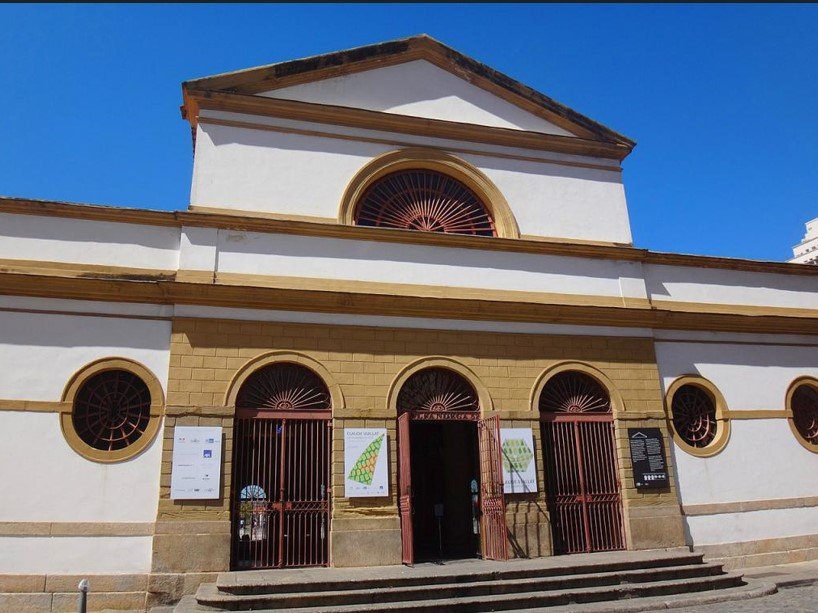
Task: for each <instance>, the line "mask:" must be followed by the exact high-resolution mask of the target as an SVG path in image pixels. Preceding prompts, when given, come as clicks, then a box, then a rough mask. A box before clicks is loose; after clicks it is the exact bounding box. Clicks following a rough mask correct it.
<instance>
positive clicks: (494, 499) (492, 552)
mask: <svg viewBox="0 0 818 613" xmlns="http://www.w3.org/2000/svg"><path fill="white" fill-rule="evenodd" d="M477 429H478V433H479V437H480V441H479V442H480V485H481V488H480V489H481V492H480V512H481V513H482V516H483V517H482V523H483V547H482V549H483V558H485V559H486V560H506V559H508V547H507V539H506V503H505V499H504V497H503V464H502V456H501V455H500V418H499V416H494V417H489V418H487V419H481V420H480V421H478V422H477ZM398 432H399V433H400V425H398ZM406 440H407V441H408V440H409V432H408V423H407V434H406ZM407 470H408V469H407ZM401 471H403V468H401ZM401 474H402V473H401ZM401 494H403V491H402V490H401ZM402 520H403V497H402V496H401V521H402ZM403 551H404V557H405V556H406V544H405V541H404V546H403Z"/></svg>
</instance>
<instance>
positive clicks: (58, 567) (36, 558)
mask: <svg viewBox="0 0 818 613" xmlns="http://www.w3.org/2000/svg"><path fill="white" fill-rule="evenodd" d="M152 540H153V539H152V538H151V537H150V536H136V537H134V536H129V537H123V536H118V537H0V573H10V574H38V575H42V574H54V575H59V574H68V575H78V574H89V575H90V574H106V573H147V572H150V570H151V546H152ZM91 589H92V590H93V589H94V586H93V582H92V585H91Z"/></svg>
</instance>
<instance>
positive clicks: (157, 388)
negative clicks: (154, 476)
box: [60, 357, 165, 464]
mask: <svg viewBox="0 0 818 613" xmlns="http://www.w3.org/2000/svg"><path fill="white" fill-rule="evenodd" d="M108 370H126V371H128V372H131V373H133V374H135V375H136V376H137V377H139V378H140V379H142V381H143V382H144V383H145V385H146V386H147V387H148V391H149V392H150V395H151V406H150V420H149V421H148V427H147V428H145V432H143V433H142V436H140V437H139V438H138V439H137V440H136V441H135V442H134V443H133V444H132V445H128V446H127V447H125V448H124V449H119V450H117V451H103V450H101V449H95V448H94V447H91V446H90V445H89V444H88V443H86V442H85V441H83V440H82V439H81V438H80V437H79V434H77V431H76V429H75V428H74V420H73V416H74V400H75V399H76V397H77V393H78V392H79V390H80V388H81V387H82V385H83V384H84V383H85V382H86V381H87V380H88V379H89V378H91V377H93V376H94V375H97V374H99V373H101V372H105V371H108ZM62 401H63V402H64V403H66V404H67V405H68V406H70V408H71V410H70V411H69V412H66V413H61V414H60V427H61V429H62V433H63V436H64V437H65V440H66V442H67V443H68V445H69V446H70V447H71V448H72V449H73V450H74V451H76V452H77V453H78V454H80V455H81V456H82V457H84V458H85V459H87V460H91V461H92V462H99V463H101V464H111V463H114V462H122V461H124V460H127V459H130V458H132V457H134V456H136V455H138V454H140V453H141V452H142V451H144V450H145V449H147V448H148V447H149V446H150V444H151V443H152V442H153V439H154V438H156V434H157V432H159V425H160V424H161V422H162V415H164V412H165V392H164V390H163V389H162V384H161V383H159V380H158V379H157V378H156V376H155V375H154V374H153V373H152V372H151V371H150V369H148V368H147V367H146V366H144V365H143V364H140V363H139V362H137V361H135V360H131V359H129V358H120V357H114V358H102V359H99V360H95V361H94V362H91V363H90V364H86V365H85V366H83V367H82V368H81V369H79V370H78V371H77V372H76V373H74V374H73V375H72V376H71V378H70V379H69V380H68V383H66V385H65V388H64V389H63V393H62Z"/></svg>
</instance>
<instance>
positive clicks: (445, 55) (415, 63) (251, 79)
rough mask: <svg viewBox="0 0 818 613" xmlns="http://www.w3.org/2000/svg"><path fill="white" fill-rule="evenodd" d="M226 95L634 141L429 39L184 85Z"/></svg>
mask: <svg viewBox="0 0 818 613" xmlns="http://www.w3.org/2000/svg"><path fill="white" fill-rule="evenodd" d="M183 91H184V92H185V93H186V95H187V94H188V93H190V92H207V91H210V92H222V93H224V94H241V95H245V96H246V95H250V96H253V97H255V98H263V99H278V100H288V101H297V102H307V103H312V104H317V105H325V106H327V107H348V108H355V109H363V110H366V111H376V112H382V113H389V114H396V115H406V116H412V117H420V118H423V119H431V120H439V121H445V122H457V123H464V124H473V125H479V126H488V127H490V128H504V129H512V130H519V131H523V132H535V133H541V134H546V135H550V136H561V137H569V138H570V137H572V136H573V137H578V138H581V139H585V140H590V141H598V142H601V143H608V144H610V145H614V146H617V147H620V148H622V149H624V150H625V151H626V153H625V155H627V152H628V151H630V149H632V148H633V146H634V145H635V143H634V142H633V141H631V140H630V139H628V138H627V137H625V136H622V135H621V134H618V133H617V132H615V131H613V130H611V129H610V128H607V127H605V126H603V125H602V124H599V123H597V122H595V121H594V120H592V119H589V118H588V117H585V116H584V115H581V114H580V113H577V112H576V111H574V110H572V109H570V108H568V107H566V106H564V105H562V104H560V103H559V102H557V101H555V100H553V99H552V98H549V97H548V96H545V95H544V94H541V93H539V92H537V91H535V90H533V89H531V88H529V87H527V86H525V85H523V84H522V83H519V82H518V81H515V80H514V79H511V78H510V77H508V76H506V75H504V74H502V73H500V72H498V71H496V70H494V69H492V68H490V67H488V66H486V65H484V64H481V63H480V62H477V61H476V60H474V59H472V58H469V57H467V56H465V55H463V54H461V53H459V52H457V51H455V50H454V49H451V48H450V47H447V46H446V45H444V44H442V43H440V42H438V41H436V40H434V39H432V38H430V37H428V36H425V35H422V36H414V37H411V38H408V39H403V40H396V41H389V42H386V43H380V44H376V45H369V46H366V47H358V48H355V49H349V50H346V51H338V52H335V53H328V54H325V55H319V56H314V57H310V58H305V59H301V60H293V61H289V62H282V63H278V64H271V65H268V66H260V67H258V68H251V69H248V70H242V71H238V72H231V73H225V74H221V75H216V76H212V77H205V78H202V79H195V80H192V81H186V82H185V83H184V84H183Z"/></svg>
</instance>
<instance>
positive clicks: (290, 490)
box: [0, 36, 818, 608]
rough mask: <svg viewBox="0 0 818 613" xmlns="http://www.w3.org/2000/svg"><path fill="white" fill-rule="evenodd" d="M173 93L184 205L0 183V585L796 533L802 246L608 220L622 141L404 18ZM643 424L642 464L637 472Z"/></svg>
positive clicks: (168, 582)
mask: <svg viewBox="0 0 818 613" xmlns="http://www.w3.org/2000/svg"><path fill="white" fill-rule="evenodd" d="M183 98H184V104H183V115H184V117H185V119H186V120H187V121H189V122H190V125H191V128H192V136H193V145H194V155H195V158H194V168H193V179H192V188H191V201H190V205H189V207H188V208H187V210H185V211H176V212H161V211H149V210H136V209H123V208H117V207H97V206H88V205H77V204H66V203H58V202H43V201H31V200H25V199H13V198H6V199H3V200H2V201H0V258H2V263H0V279H1V280H2V282H0V293H1V294H2V295H0V364H1V365H2V368H0V420H2V427H0V439H2V449H4V451H5V457H6V458H7V462H5V463H4V465H3V468H2V471H3V472H2V480H0V482H2V483H3V496H1V497H0V526H2V530H3V532H2V534H1V535H0V573H3V575H2V576H1V577H0V588H2V589H0V592H16V593H30V594H31V598H36V597H37V595H38V594H50V593H54V594H62V595H63V596H61V597H64V600H63V601H59V602H62V603H63V604H65V603H69V602H70V603H71V606H73V602H74V596H73V595H70V596H69V595H65V594H64V593H66V592H72V591H73V589H74V586H75V583H76V580H78V579H79V578H80V577H84V576H91V577H92V586H93V589H94V590H95V591H96V592H101V593H102V596H101V598H107V600H105V602H106V603H107V604H108V605H109V606H111V607H121V608H129V607H130V608H140V607H144V606H146V605H148V604H152V603H159V602H171V601H173V600H176V599H178V598H179V597H180V596H181V595H182V594H185V593H190V592H191V591H192V590H194V589H195V587H196V586H197V585H198V584H199V583H200V582H202V581H205V580H210V579H212V578H213V577H214V573H217V572H220V571H226V570H231V569H233V570H241V569H244V568H276V567H289V566H302V565H332V566H366V565H385V564H400V563H402V562H408V563H411V562H413V561H419V560H424V559H434V558H436V557H438V556H443V557H473V556H483V557H489V558H500V559H502V558H505V557H526V556H528V557H534V556H550V555H558V554H563V553H572V552H585V551H604V550H612V549H630V550H636V549H656V548H668V547H680V546H691V547H696V548H700V549H702V550H704V551H705V552H706V553H707V554H708V555H709V556H710V557H712V558H719V559H724V560H726V561H727V562H728V564H729V565H732V566H747V565H762V564H769V563H779V562H783V561H799V560H804V559H812V558H815V557H818V529H816V526H818V480H817V479H816V475H818V455H817V454H818V351H816V348H817V347H818V336H817V335H818V268H815V267H811V266H800V265H797V264H784V263H774V262H756V261H749V260H739V259H730V258H714V257H703V256H690V255H681V254H672V253H656V252H651V251H647V250H644V249H639V248H636V247H634V246H633V245H632V239H631V233H630V226H629V220H628V211H627V204H626V199H625V192H624V185H623V178H622V161H623V160H624V159H625V157H626V156H627V155H628V154H629V153H630V151H631V150H632V148H633V146H634V143H633V141H630V140H629V139H627V138H626V137H624V136H622V135H620V134H618V133H616V132H614V131H612V130H610V129H608V128H606V127H604V126H602V125H600V124H598V123H596V122H594V121H592V120H591V119H588V118H586V117H584V116H582V115H580V114H579V113H577V112H576V111H573V110H571V109H569V108H567V107H565V106H563V105H561V104H559V103H557V102H556V101H554V100H552V99H550V98H548V97H547V96H544V95H542V94H540V93H538V92H535V91H533V90H531V89H530V88H527V87H526V86H524V85H522V84H520V83H518V82H516V81H514V80H512V79H510V78H509V77H507V76H505V75H502V74H500V73H498V72H496V71H494V70H492V69H491V68H489V67H487V66H484V65H482V64H480V63H478V62H476V61H474V60H472V59H470V58H468V57H465V56H463V55H461V54H459V53H457V52H456V51H454V50H452V49H449V48H448V47H445V46H444V45H442V44H440V43H438V42H436V41H434V40H432V39H429V38H428V37H424V36H421V37H415V38H411V39H407V40H401V41H393V42H389V43H384V44H380V45H373V46H370V47H364V48H358V49H353V50H349V51H343V52H338V53H333V54H329V55H325V56H319V57H315V58H308V59H305V60H297V61H293V62H286V63H283V64H276V65H272V66H266V67H261V68H257V69H251V70H247V71H241V72H236V73H229V74H224V75H218V76H215V77H208V78H204V79H198V80H195V81H188V82H186V83H184V84H183ZM182 426H187V427H189V426H195V427H220V428H221V436H222V445H221V457H222V461H221V464H220V471H221V474H220V479H219V488H218V491H216V492H215V493H214V494H213V495H212V497H210V498H205V499H201V498H197V499H190V498H179V497H178V496H174V495H172V484H173V477H174V475H173V470H174V469H173V466H174V448H175V446H176V445H178V444H179V443H178V441H179V438H178V435H177V437H176V438H175V433H176V432H177V430H176V428H177V427H182ZM509 429H515V432H529V433H530V436H531V439H532V441H533V449H529V448H528V447H527V446H526V445H523V443H525V440H524V438H523V439H519V440H521V441H523V442H522V443H520V444H521V445H523V447H514V446H513V444H509V445H511V446H508V447H507V446H506V440H505V439H504V438H503V437H504V436H505V435H504V434H503V432H504V431H507V430H509ZM645 429H657V430H658V433H659V440H660V441H662V444H663V446H664V452H665V466H664V467H658V468H657V471H659V472H662V471H664V472H665V473H667V476H668V480H667V482H666V484H664V485H662V486H661V487H645V484H644V483H641V482H640V483H637V480H639V479H641V476H639V477H637V478H635V473H634V459H633V451H632V444H631V442H630V441H631V439H632V436H633V432H634V431H636V430H643V431H647V430H645ZM357 430H367V431H374V432H377V431H383V432H385V437H383V438H382V439H373V441H372V443H371V444H370V446H369V447H367V448H366V449H365V450H364V452H363V453H362V454H361V456H360V459H359V462H357V463H355V466H354V467H353V468H354V470H355V471H357V472H355V475H357V476H356V477H355V478H357V479H359V483H363V484H366V482H367V481H369V482H370V483H371V482H372V479H373V476H372V475H373V474H374V471H376V470H377V466H385V469H383V470H385V471H386V473H385V475H386V477H385V478H386V483H387V486H386V489H385V490H384V492H383V493H382V494H381V495H375V496H366V497H358V496H353V495H349V493H350V492H349V491H348V487H349V479H350V475H352V473H351V472H350V463H349V462H348V461H347V457H346V456H345V452H346V451H347V447H346V446H348V445H349V444H350V443H349V441H350V440H351V439H350V438H349V433H350V432H354V431H357ZM515 440H516V439H515ZM377 441H380V442H377ZM526 449H528V450H529V451H530V452H531V457H530V458H529V457H528V456H527V453H528V452H527V451H526ZM514 454H517V455H514ZM527 460H530V462H529V461H527ZM378 462H381V463H382V464H378ZM501 465H505V469H504V470H505V471H506V472H509V471H513V470H517V469H520V470H522V467H523V466H533V467H535V471H534V472H535V478H534V482H535V483H534V485H533V486H529V487H528V488H527V489H524V490H522V491H509V490H508V488H507V487H506V488H504V487H503V484H502V474H501V473H502V470H501ZM367 471H368V472H367ZM361 475H363V476H361ZM504 490H505V491H504ZM49 602H52V603H54V605H53V606H54V607H55V608H57V607H58V599H57V597H56V596H53V597H51V600H49ZM99 602H102V601H99ZM67 606H68V605H66V607H67Z"/></svg>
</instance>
